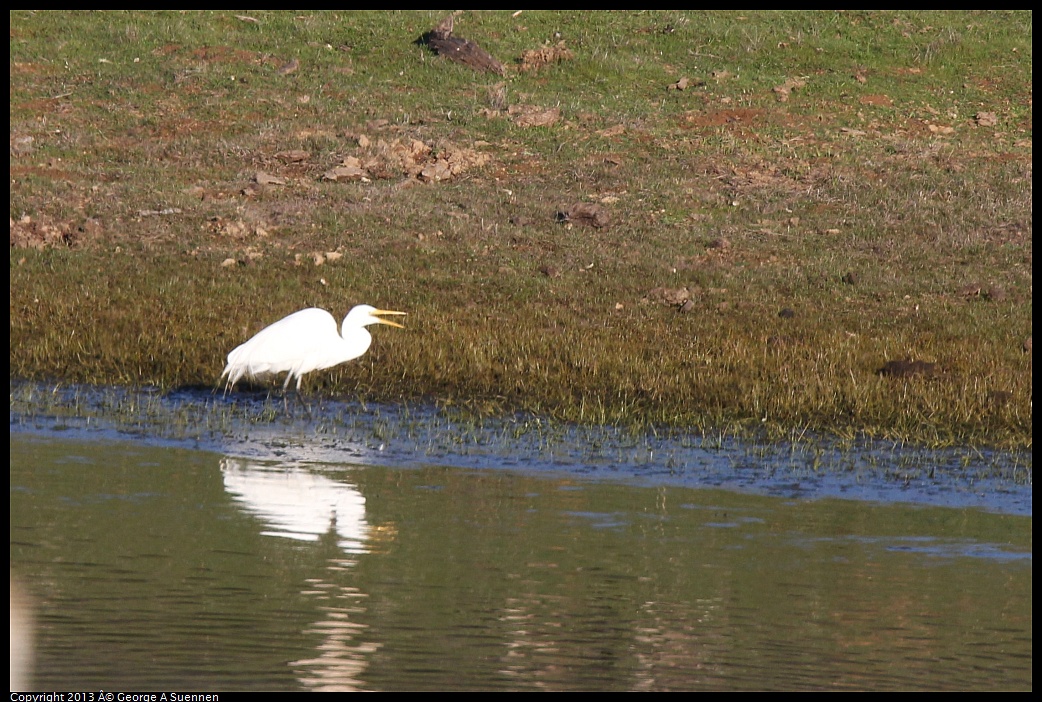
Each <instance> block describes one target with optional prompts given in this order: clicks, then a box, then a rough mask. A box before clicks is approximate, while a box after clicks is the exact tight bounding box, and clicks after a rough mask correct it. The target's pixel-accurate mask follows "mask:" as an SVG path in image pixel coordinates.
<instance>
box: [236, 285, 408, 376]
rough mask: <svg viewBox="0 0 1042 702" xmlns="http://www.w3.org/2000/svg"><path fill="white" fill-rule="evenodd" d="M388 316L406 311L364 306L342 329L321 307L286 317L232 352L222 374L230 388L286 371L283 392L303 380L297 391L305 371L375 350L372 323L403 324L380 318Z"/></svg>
mask: <svg viewBox="0 0 1042 702" xmlns="http://www.w3.org/2000/svg"><path fill="white" fill-rule="evenodd" d="M382 314H384V315H387V314H391V315H398V314H405V313H404V312H395V311H394V310H378V309H376V308H375V307H371V306H369V305H358V306H357V307H354V308H352V310H351V311H350V312H348V313H347V317H345V318H344V324H343V331H342V333H341V332H338V331H337V326H336V320H335V319H333V315H331V314H330V313H329V312H326V311H325V310H323V309H319V308H317V307H311V308H309V309H306V310H300V311H299V312H294V313H293V314H291V315H289V316H288V317H283V318H282V319H280V320H279V321H277V322H275V323H274V324H272V325H270V326H267V327H265V328H264V329H261V330H260V331H259V332H257V334H256V336H254V337H253V338H252V339H250V340H249V341H247V342H246V343H245V344H242V345H241V346H238V347H236V348H235V350H233V351H232V352H231V353H230V354H228V365H226V366H225V367H224V372H223V373H221V380H222V381H223V380H225V379H226V378H227V383H226V384H225V391H227V390H230V389H231V388H232V387H234V386H235V384H236V383H237V382H239V380H241V379H242V378H243V377H245V378H247V379H249V380H263V379H265V378H268V377H270V376H273V375H278V374H279V373H286V382H285V383H284V384H283V385H282V390H283V392H285V390H286V388H288V387H289V383H290V381H291V380H293V378H296V379H297V392H300V380H301V378H303V377H304V375H305V374H307V373H310V372H311V371H316V370H322V369H323V368H332V367H333V366H337V365H340V364H341V363H345V362H346V361H350V360H351V359H353V358H358V357H359V356H361V355H362V354H364V353H365V352H366V351H367V350H369V344H371V343H372V342H373V337H372V336H371V335H370V334H369V331H368V330H367V329H366V327H367V326H368V325H370V324H390V325H391V326H392V327H401V326H402V325H401V324H398V323H397V322H392V321H389V320H386V319H380V317H378V316H377V315H382Z"/></svg>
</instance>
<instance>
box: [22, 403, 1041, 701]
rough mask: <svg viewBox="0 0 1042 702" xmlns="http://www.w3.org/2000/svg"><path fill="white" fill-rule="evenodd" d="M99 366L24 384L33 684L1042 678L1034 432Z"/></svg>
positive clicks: (692, 683)
mask: <svg viewBox="0 0 1042 702" xmlns="http://www.w3.org/2000/svg"><path fill="white" fill-rule="evenodd" d="M76 392H77V393H79V394H78V395H76V396H75V397H73V398H72V399H69V398H68V397H63V398H61V399H60V401H56V400H54V398H53V395H54V393H53V391H52V392H51V395H52V397H51V399H50V400H49V401H48V402H42V401H41V400H40V399H39V398H38V397H37V398H30V400H25V399H24V397H25V395H24V393H25V388H24V387H18V388H15V389H13V390H12V398H15V399H12V412H11V562H12V573H13V577H14V578H15V579H16V583H17V585H18V587H19V589H20V590H23V591H25V592H26V593H28V596H29V598H30V600H31V603H32V604H31V607H30V610H31V611H32V612H33V613H34V615H35V625H34V627H33V630H34V638H35V642H36V646H35V656H34V659H35V660H34V666H33V673H32V678H31V687H32V688H34V689H38V690H52V689H53V690H83V689H95V690H96V689H105V690H112V691H116V690H121V689H122V690H146V689H155V690H158V689H164V690H171V689H182V690H184V689H194V690H245V689H258V690H259V689H278V690H398V689H414V690H415V689H450V690H471V689H473V690H477V689H502V690H527V689H546V690H572V689H603V690H695V689H837V688H839V689H1030V688H1031V682H1032V676H1031V660H1032V656H1031V651H1032V645H1031V644H1032V637H1031V510H1030V505H1031V487H1030V470H1031V466H1030V455H1026V456H1025V455H1019V456H1003V455H982V454H977V456H979V458H977V459H974V458H973V454H972V453H970V452H946V453H935V454H930V453H929V452H918V453H916V452H912V451H907V450H906V452H905V453H900V451H899V450H897V449H895V448H892V447H891V448H889V449H887V448H886V447H880V446H865V447H861V449H851V448H849V447H845V448H842V449H839V448H837V449H825V448H822V447H821V446H816V447H806V446H804V447H800V446H788V447H781V446H778V445H771V446H761V447H749V446H745V447H742V446H738V445H735V444H731V443H727V442H716V443H713V444H710V443H709V442H707V441H706V440H705V439H704V438H700V439H693V438H688V439H685V438H683V437H678V436H668V437H664V436H658V437H656V436H640V435H637V436H634V435H629V434H627V433H625V432H614V431H608V430H605V431H603V432H600V433H597V432H593V431H591V430H578V429H575V428H567V427H566V428H558V427H549V426H548V425H546V424H545V422H542V421H541V420H536V419H534V418H526V419H523V420H522V419H514V420H511V421H508V422H504V423H500V424H492V423H460V422H458V421H452V420H447V419H445V418H444V416H442V415H439V414H438V413H434V412H431V413H424V412H419V411H417V410H408V411H406V410H404V409H401V408H399V409H391V408H386V407H382V408H372V407H370V408H361V407H356V406H347V405H345V406H335V405H323V406H321V407H313V408H312V416H311V417H301V418H299V419H297V418H292V417H288V416H284V415H282V414H280V413H279V412H273V413H272V414H271V415H270V416H269V415H268V414H265V413H266V412H268V411H269V409H265V408H264V407H266V405H265V404H264V403H262V402H260V401H259V400H258V401H257V402H256V403H254V404H249V403H247V404H245V405H243V404H236V403H232V402H230V401H225V400H222V399H221V398H220V397H219V396H217V397H214V396H210V395H202V394H200V395H198V396H195V395H191V394H186V395H182V396H173V397H171V396H165V397H162V398H154V399H149V398H147V397H142V396H129V395H128V396H123V395H119V396H118V397H119V398H122V399H113V397H115V396H113V395H107V396H105V395H104V394H103V396H102V397H101V399H99V398H98V397H97V396H95V395H94V394H93V392H94V391H89V390H85V389H79V390H76ZM19 393H23V394H19ZM120 403H123V404H120ZM276 407H277V408H279V409H281V408H280V406H278V405H276ZM222 413H223V414H222ZM931 456H933V458H931ZM974 461H976V462H974ZM851 497H853V498H855V499H848V498H851Z"/></svg>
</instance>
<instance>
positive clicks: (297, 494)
mask: <svg viewBox="0 0 1042 702" xmlns="http://www.w3.org/2000/svg"><path fill="white" fill-rule="evenodd" d="M221 474H222V475H223V476H224V488H225V490H227V491H228V493H229V494H230V495H232V496H234V497H235V498H236V499H237V500H238V501H239V502H240V503H242V505H243V507H244V508H245V509H246V510H247V511H248V512H250V513H251V514H253V515H255V516H256V517H257V518H258V519H260V520H261V521H263V522H264V527H265V528H264V530H263V531H262V532H261V533H262V534H267V535H271V536H283V537H287V538H290V539H297V540H301V541H319V540H320V539H321V538H322V537H323V536H325V535H326V534H334V535H335V537H336V539H337V545H338V546H339V547H340V549H341V550H343V551H344V552H345V553H347V554H362V553H368V552H369V549H368V547H367V545H366V542H367V541H368V540H369V538H370V533H371V531H372V529H371V528H370V526H369V524H368V523H367V522H366V519H365V497H364V496H363V495H362V493H360V492H359V491H358V490H357V489H356V488H355V487H354V486H352V485H348V484H347V483H343V482H338V481H336V480H331V479H329V478H327V477H325V476H324V475H316V474H315V473H312V472H310V471H309V470H307V469H305V468H302V467H300V466H299V465H286V464H281V465H263V464H259V463H251V462H250V461H248V460H246V459H241V458H225V459H223V460H222V461H221ZM350 564H353V563H352V561H351V559H347V558H334V559H332V561H331V562H330V566H329V571H330V572H329V573H328V574H326V576H325V577H318V578H308V579H307V580H306V582H305V588H304V590H303V591H302V593H301V594H302V595H303V596H305V597H309V598H318V600H319V602H320V606H319V608H318V609H319V611H320V612H322V613H323V614H322V617H321V618H320V619H319V620H318V621H316V622H314V623H313V624H312V625H311V626H310V627H308V628H307V629H305V633H308V634H317V635H318V636H320V637H321V639H322V643H321V644H320V645H319V646H317V647H316V648H315V651H314V654H313V655H311V656H309V657H305V658H302V659H300V660H297V661H293V662H292V663H290V667H291V668H293V669H294V671H296V673H297V675H298V679H299V681H300V683H301V684H302V685H303V686H305V687H306V688H307V689H309V690H314V691H327V692H335V691H339V692H343V691H350V690H358V689H361V688H362V687H363V685H362V683H361V682H360V680H361V676H362V673H363V672H364V671H365V669H366V668H367V667H368V665H369V659H370V658H371V656H372V654H373V653H375V652H376V651H377V649H379V648H380V645H379V644H377V643H374V642H371V641H366V640H364V638H363V637H364V635H365V631H366V629H367V627H366V626H365V625H364V624H360V623H358V622H355V621H354V620H353V617H354V616H355V615H357V613H358V612H359V611H360V609H361V608H360V602H362V601H363V600H364V599H365V596H364V594H363V593H362V592H360V591H359V590H358V588H356V587H353V586H351V585H347V584H345V583H344V581H343V566H345V565H350Z"/></svg>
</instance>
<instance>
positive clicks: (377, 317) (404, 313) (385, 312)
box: [370, 310, 408, 329]
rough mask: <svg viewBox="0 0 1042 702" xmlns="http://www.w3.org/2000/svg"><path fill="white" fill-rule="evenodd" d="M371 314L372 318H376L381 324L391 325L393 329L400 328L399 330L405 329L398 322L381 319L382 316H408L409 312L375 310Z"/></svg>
mask: <svg viewBox="0 0 1042 702" xmlns="http://www.w3.org/2000/svg"><path fill="white" fill-rule="evenodd" d="M370 314H371V315H372V316H374V317H376V321H377V322H379V323H380V324H390V325H391V326H392V327H398V328H399V329H405V327H403V326H402V325H401V324H398V322H392V321H391V320H389V319H380V315H382V314H400V315H406V314H408V312H396V311H394V310H373V311H372V312H371V313H370Z"/></svg>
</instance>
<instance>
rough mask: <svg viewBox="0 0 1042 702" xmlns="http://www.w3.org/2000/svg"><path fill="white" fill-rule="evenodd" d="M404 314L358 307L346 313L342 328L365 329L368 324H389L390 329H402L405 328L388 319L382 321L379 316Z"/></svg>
mask: <svg viewBox="0 0 1042 702" xmlns="http://www.w3.org/2000/svg"><path fill="white" fill-rule="evenodd" d="M405 314H406V313H405V312H397V311H395V310H378V309H376V308H375V307H373V306H372V305H358V306H357V307H354V308H352V309H351V311H350V312H348V313H347V319H345V320H344V326H356V327H367V326H369V325H370V324H389V325H391V326H392V327H398V328H399V329H404V328H405V327H403V326H402V325H401V324H398V322H392V321H391V320H389V319H382V318H381V315H405Z"/></svg>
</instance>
